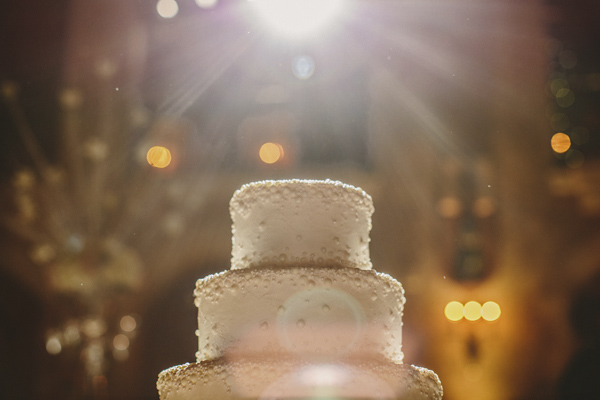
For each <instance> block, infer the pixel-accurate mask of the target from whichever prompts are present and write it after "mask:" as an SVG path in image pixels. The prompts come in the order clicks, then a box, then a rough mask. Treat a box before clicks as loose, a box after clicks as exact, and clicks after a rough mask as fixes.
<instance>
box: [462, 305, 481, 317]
mask: <svg viewBox="0 0 600 400" xmlns="http://www.w3.org/2000/svg"><path fill="white" fill-rule="evenodd" d="M463 313H464V316H465V318H466V319H468V320H469V321H477V320H478V319H479V318H481V304H479V303H478V302H476V301H469V302H468V303H467V304H465V308H464V309H463Z"/></svg>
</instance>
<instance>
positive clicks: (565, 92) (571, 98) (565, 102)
mask: <svg viewBox="0 0 600 400" xmlns="http://www.w3.org/2000/svg"><path fill="white" fill-rule="evenodd" d="M556 102H557V103H558V105H559V106H561V107H562V108H567V107H570V106H572V105H573V103H574V102H575V93H573V91H572V90H571V89H567V88H562V89H559V90H558V91H557V92H556Z"/></svg>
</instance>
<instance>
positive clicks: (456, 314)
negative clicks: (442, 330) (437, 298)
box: [444, 301, 464, 321]
mask: <svg viewBox="0 0 600 400" xmlns="http://www.w3.org/2000/svg"><path fill="white" fill-rule="evenodd" d="M463 308H464V307H463V305H462V303H460V302H458V301H451V302H449V303H448V304H446V307H445V308H444V315H445V316H446V318H447V319H449V320H450V321H459V320H461V319H462V317H463Z"/></svg>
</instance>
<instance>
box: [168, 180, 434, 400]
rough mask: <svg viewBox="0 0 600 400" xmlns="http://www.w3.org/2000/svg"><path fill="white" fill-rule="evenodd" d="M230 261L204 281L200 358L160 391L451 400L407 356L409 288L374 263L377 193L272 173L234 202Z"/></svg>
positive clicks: (199, 296) (172, 398)
mask: <svg viewBox="0 0 600 400" xmlns="http://www.w3.org/2000/svg"><path fill="white" fill-rule="evenodd" d="M230 211H231V218H232V221H233V225H232V234H233V238H232V242H233V248H232V258H231V269H230V270H228V271H224V272H221V273H218V274H215V275H211V276H208V277H206V278H204V279H200V280H198V281H197V283H196V290H195V291H194V294H195V304H196V306H197V307H198V330H197V332H196V334H197V336H198V352H197V353H196V360H197V362H196V363H193V364H184V365H180V366H175V367H172V368H169V369H167V370H165V371H163V372H161V373H160V374H159V377H158V382H157V388H158V391H159V394H160V398H161V400H184V399H194V400H200V399H211V400H214V399H264V400H267V399H269V400H274V399H331V398H335V399H402V400H405V399H415V400H416V399H441V397H442V386H441V384H440V381H439V379H438V377H437V375H436V374H435V373H433V372H432V371H429V370H427V369H424V368H419V367H415V366H411V365H405V364H403V363H402V361H403V360H402V359H403V353H402V312H403V308H404V302H405V298H404V290H403V288H402V285H401V284H400V283H399V282H398V281H396V280H395V279H394V278H392V277H390V276H389V275H386V274H383V273H379V272H376V271H374V270H372V269H371V260H370V256H369V240H370V239H369V232H370V230H371V215H372V213H373V203H372V200H371V197H370V196H369V195H368V194H366V193H365V192H364V191H362V190H361V189H358V188H355V187H353V186H350V185H346V184H343V183H341V182H335V181H329V180H326V181H312V180H308V181H303V180H285V181H263V182H256V183H251V184H247V185H244V186H243V187H242V188H241V189H240V190H238V191H237V192H236V193H235V194H234V196H233V198H232V199H231V203H230Z"/></svg>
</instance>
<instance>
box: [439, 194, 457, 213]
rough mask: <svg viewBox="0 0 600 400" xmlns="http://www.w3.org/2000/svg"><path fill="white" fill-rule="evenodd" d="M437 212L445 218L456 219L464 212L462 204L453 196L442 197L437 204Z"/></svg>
mask: <svg viewBox="0 0 600 400" xmlns="http://www.w3.org/2000/svg"><path fill="white" fill-rule="evenodd" d="M437 210H438V212H439V213H440V215H441V216H442V217H444V218H456V217H458V216H459V215H460V213H461V212H462V203H461V201H460V200H459V199H458V198H456V197H453V196H447V197H442V198H441V199H440V200H439V201H438V203H437Z"/></svg>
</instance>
